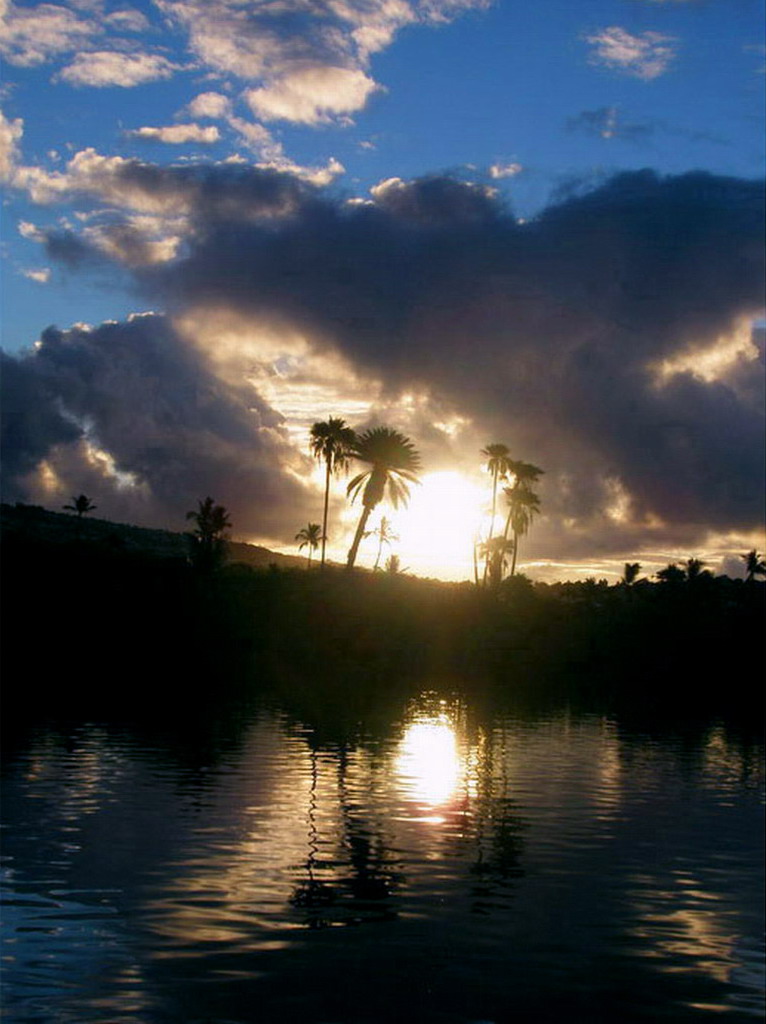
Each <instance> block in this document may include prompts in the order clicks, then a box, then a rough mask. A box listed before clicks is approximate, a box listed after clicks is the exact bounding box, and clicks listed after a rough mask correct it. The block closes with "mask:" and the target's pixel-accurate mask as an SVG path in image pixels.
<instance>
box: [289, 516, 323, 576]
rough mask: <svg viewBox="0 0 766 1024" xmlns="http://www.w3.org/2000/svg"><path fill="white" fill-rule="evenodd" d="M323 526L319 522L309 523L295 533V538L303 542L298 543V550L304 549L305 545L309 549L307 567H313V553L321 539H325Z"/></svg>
mask: <svg viewBox="0 0 766 1024" xmlns="http://www.w3.org/2000/svg"><path fill="white" fill-rule="evenodd" d="M321 530H322V527H321V526H320V525H319V523H309V524H308V526H304V527H303V529H302V530H298V532H297V533H296V535H295V539H296V540H299V541H300V542H301V543H300V544H299V545H298V550H299V551H303V549H304V548H305V547H308V549H309V560H308V565H307V566H306V568H307V569H310V568H311V555H312V553H313V552H314V551H316V549H317V548H318V547H319V542H320V540H323V539H324V538H323V536H322V533H321Z"/></svg>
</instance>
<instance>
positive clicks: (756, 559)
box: [739, 548, 766, 583]
mask: <svg viewBox="0 0 766 1024" xmlns="http://www.w3.org/2000/svg"><path fill="white" fill-rule="evenodd" d="M739 557H740V558H741V559H742V561H743V562H744V563H745V572H746V576H745V579H746V581H747V582H748V583H753V582H754V581H755V577H756V576H766V561H764V559H763V558H761V556H760V555H759V554H758V552H757V551H756V550H755V548H753V550H752V551H748V553H747V554H746V555H740V556H739Z"/></svg>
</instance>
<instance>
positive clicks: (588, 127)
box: [566, 107, 656, 142]
mask: <svg viewBox="0 0 766 1024" xmlns="http://www.w3.org/2000/svg"><path fill="white" fill-rule="evenodd" d="M566 126H567V129H568V130H569V131H572V132H584V133H585V134H586V135H598V136H600V137H601V138H602V139H629V140H630V141H633V142H642V141H644V140H645V139H648V138H650V137H651V136H652V135H654V132H655V130H656V125H655V124H654V123H653V122H650V121H633V122H631V121H626V120H624V118H623V117H622V116H621V114H620V112H619V111H618V110H617V108H616V107H597V108H596V109H595V110H582V111H580V113H579V114H577V115H576V116H574V117H570V118H567V122H566Z"/></svg>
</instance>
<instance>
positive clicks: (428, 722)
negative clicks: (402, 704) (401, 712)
mask: <svg viewBox="0 0 766 1024" xmlns="http://www.w3.org/2000/svg"><path fill="white" fill-rule="evenodd" d="M396 768H397V774H398V775H399V777H400V778H401V779H402V781H403V783H404V785H405V787H406V788H407V789H408V790H409V791H410V794H411V795H412V796H413V797H414V798H415V799H416V800H419V801H422V802H423V803H424V804H427V805H428V806H429V807H431V808H436V807H439V806H441V805H442V804H444V803H446V802H447V801H448V800H449V798H450V797H451V796H452V794H453V793H454V791H455V789H456V787H457V783H458V779H459V777H460V756H459V754H458V749H457V740H456V737H455V731H454V729H453V727H452V725H451V724H450V722H449V719H448V718H447V717H446V716H445V715H439V716H437V717H431V716H429V717H427V718H419V719H416V720H415V721H414V722H412V723H411V724H410V725H409V726H407V729H406V731H405V733H404V736H403V737H402V741H401V745H400V748H399V753H398V756H397V759H396Z"/></svg>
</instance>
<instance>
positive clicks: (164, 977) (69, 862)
mask: <svg viewBox="0 0 766 1024" xmlns="http://www.w3.org/2000/svg"><path fill="white" fill-rule="evenodd" d="M317 730H318V727H317V726H316V724H314V725H312V724H311V722H309V721H306V720H301V718H299V717H296V716H295V715H294V714H288V713H287V712H286V711H285V710H283V709H282V708H281V707H280V706H279V705H278V704H276V703H271V704H269V703H266V702H263V703H262V704H261V705H260V706H255V707H252V708H250V709H249V710H248V711H247V712H246V713H243V712H240V713H239V715H232V716H230V717H229V718H225V717H221V718H218V719H215V720H210V721H208V722H207V723H205V724H200V723H199V722H198V723H196V724H194V725H193V726H192V725H190V724H189V723H185V724H181V723H179V724H178V725H177V727H176V728H175V729H168V728H164V729H162V728H159V727H158V728H155V729H153V730H150V729H148V728H147V727H146V726H143V727H138V726H128V725H124V724H123V725H121V726H118V725H114V724H112V725H109V724H105V723H103V722H102V723H98V722H87V721H84V722H78V723H69V724H68V725H66V726H60V725H59V726H53V725H47V726H37V727H35V728H30V729H29V731H28V733H26V734H25V736H24V737H23V739H21V740H19V742H18V743H15V744H13V745H12V747H11V749H8V750H7V751H6V759H5V770H4V794H5V795H4V801H3V837H4V839H3V846H2V850H3V865H4V893H5V905H4V909H3V913H2V920H3V932H4V945H3V954H2V955H3V974H4V986H3V1006H4V1010H5V1016H6V1019H7V1020H8V1021H10V1022H14V1024H22V1022H24V1024H26V1022H30V1024H31V1022H46V1024H48V1022H51V1021H55V1022H57V1024H121V1022H126V1024H128V1022H130V1024H135V1022H145V1024H166V1022H191V1024H202V1022H206V1024H210V1022H217V1024H233V1022H243V1024H244V1022H256V1021H257V1022H259V1024H260V1022H271V1021H274V1022H277V1021H279V1022H283V1021H288V1022H289V1021H296V1022H297V1021H301V1022H316V1024H331V1022H344V1024H354V1022H360V1024H363V1022H368V1021H369V1022H380V1021H397V1020H410V1019H411V1020H419V1021H433V1022H445V1024H469V1022H479V1021H494V1022H498V1024H500V1022H506V1021H521V1022H526V1021H533V1022H534V1021H548V1020H551V1021H564V1020H565V1021H582V1022H588V1024H593V1022H604V1024H607V1022H608V1024H615V1022H623V1021H628V1022H630V1021H636V1022H638V1021H648V1020H666V1021H690V1022H691V1021H695V1022H696V1021H707V1020H716V1021H726V1022H730V1021H740V1020H742V1021H753V1020H757V1019H761V1018H762V1015H763V991H764V981H763V961H764V948H763V939H762V936H763V910H762V907H763V889H762V873H763V867H762V865H763V850H762V834H763V825H762V821H763V818H762V811H763V795H764V792H763V790H764V787H763V782H764V771H763V768H764V760H763V750H762V748H759V747H754V746H753V745H752V744H748V743H745V742H743V741H742V740H740V739H738V738H737V736H736V735H735V734H733V733H731V732H729V731H728V730H727V728H726V727H725V726H724V725H722V724H720V723H719V724H715V723H713V724H712V725H709V726H707V727H706V728H705V729H702V730H699V731H697V732H695V733H694V734H693V735H688V734H687V735H683V734H678V733H676V732H672V731H669V732H665V733H659V734H646V733H636V732H631V731H630V730H628V729H626V728H624V727H621V726H620V725H619V724H618V723H617V722H615V721H614V720H612V719H610V718H607V717H602V716H598V715H577V714H575V713H573V712H571V711H568V710H567V709H566V708H560V709H557V710H554V711H547V712H545V713H538V714H534V715H532V714H529V713H527V714H521V713H520V712H513V711H501V710H499V709H492V708H489V709H488V708H487V707H486V706H484V707H483V708H482V709H481V710H479V709H478V708H477V707H473V706H471V704H470V703H467V702H465V701H463V700H461V699H458V698H455V697H446V698H445V697H439V696H438V695H436V694H435V693H429V692H425V693H423V694H421V695H420V696H418V697H417V698H416V699H412V700H406V701H405V700H404V699H403V700H402V701H401V702H400V703H399V705H398V707H395V708H394V709H393V710H392V711H391V712H389V713H388V715H387V716H385V717H384V719H383V720H381V719H380V717H378V718H377V719H376V720H375V722H374V725H373V724H372V723H371V722H367V721H365V719H364V718H362V719H361V720H360V721H359V722H358V723H355V725H354V728H353V729H351V730H348V729H347V730H345V732H343V733H342V736H341V738H338V736H334V735H333V734H332V730H330V731H329V732H328V729H327V723H326V722H325V723H323V726H322V731H321V732H319V731H317Z"/></svg>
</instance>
